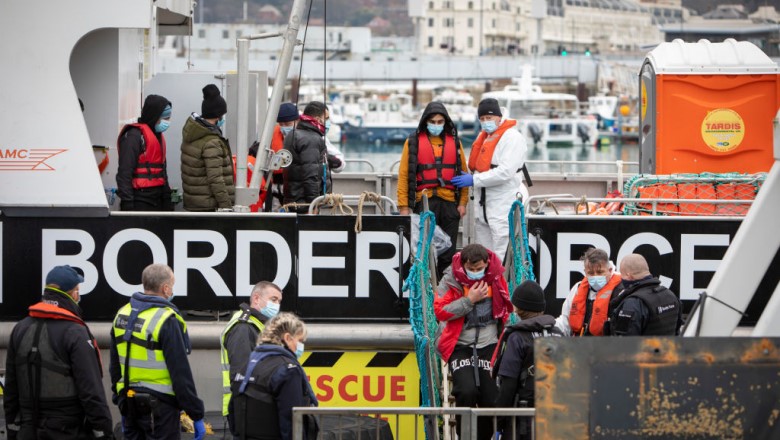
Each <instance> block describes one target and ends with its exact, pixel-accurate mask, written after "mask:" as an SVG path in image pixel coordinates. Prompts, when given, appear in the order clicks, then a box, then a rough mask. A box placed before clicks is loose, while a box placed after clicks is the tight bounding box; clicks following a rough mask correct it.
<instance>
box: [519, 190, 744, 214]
mask: <svg viewBox="0 0 780 440" xmlns="http://www.w3.org/2000/svg"><path fill="white" fill-rule="evenodd" d="M582 201H583V198H582V197H559V196H558V195H553V196H545V195H537V196H531V197H529V198H528V203H527V204H526V206H525V212H526V215H532V214H533V212H532V209H531V206H532V205H533V203H534V202H535V203H537V206H544V204H546V203H548V202H553V203H556V202H558V203H572V204H576V203H579V202H582ZM585 201H587V202H596V203H601V202H608V203H609V202H618V203H642V204H648V205H652V214H653V215H655V214H657V213H658V204H659V203H669V204H681V203H690V204H699V205H744V204H753V201H754V200H753V199H667V198H663V199H662V198H644V199H643V198H635V197H611V198H610V197H597V198H596V197H593V198H585Z"/></svg>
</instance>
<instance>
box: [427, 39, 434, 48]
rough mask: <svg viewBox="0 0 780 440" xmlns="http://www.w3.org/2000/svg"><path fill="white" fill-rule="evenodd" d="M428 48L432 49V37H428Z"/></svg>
mask: <svg viewBox="0 0 780 440" xmlns="http://www.w3.org/2000/svg"><path fill="white" fill-rule="evenodd" d="M428 47H433V37H428Z"/></svg>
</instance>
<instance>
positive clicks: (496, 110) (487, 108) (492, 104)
mask: <svg viewBox="0 0 780 440" xmlns="http://www.w3.org/2000/svg"><path fill="white" fill-rule="evenodd" d="M477 115H478V116H479V117H480V118H481V117H483V116H485V115H495V116H501V107H499V106H498V101H497V100H496V99H495V98H485V99H483V100H482V101H480V102H479V107H477Z"/></svg>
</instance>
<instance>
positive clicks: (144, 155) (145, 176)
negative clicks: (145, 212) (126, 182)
mask: <svg viewBox="0 0 780 440" xmlns="http://www.w3.org/2000/svg"><path fill="white" fill-rule="evenodd" d="M131 127H135V128H137V129H139V130H141V139H142V140H143V144H142V148H141V154H139V155H138V164H137V165H136V168H135V169H134V170H133V189H141V188H154V187H158V186H163V185H165V137H164V136H163V135H162V134H160V139H161V140H162V143H160V141H159V140H157V136H155V135H154V132H153V131H152V129H151V128H149V126H148V125H146V124H140V123H137V124H127V125H125V126H124V127H122V130H121V131H120V132H119V138H117V142H116V145H117V150H119V140H120V139H121V138H122V136H124V134H125V132H127V130H128V129H130V128H131Z"/></svg>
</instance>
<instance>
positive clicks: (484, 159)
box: [452, 98, 528, 259]
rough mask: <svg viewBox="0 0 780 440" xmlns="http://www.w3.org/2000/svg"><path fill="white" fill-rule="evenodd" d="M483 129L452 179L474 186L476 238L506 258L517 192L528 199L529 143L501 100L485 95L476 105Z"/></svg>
mask: <svg viewBox="0 0 780 440" xmlns="http://www.w3.org/2000/svg"><path fill="white" fill-rule="evenodd" d="M477 112H478V115H479V123H480V125H481V126H482V131H481V132H480V133H479V136H478V137H477V140H475V141H474V144H473V145H472V146H471V154H470V155H469V169H470V170H471V172H472V173H473V174H468V173H462V174H461V175H460V176H456V177H455V178H453V179H452V183H453V184H454V185H455V186H457V187H459V188H462V187H465V186H473V187H474V191H472V194H473V195H474V200H475V202H476V203H472V204H471V206H472V209H473V210H474V211H473V214H474V218H475V232H476V237H475V239H476V242H477V243H479V244H481V245H483V246H485V247H486V248H488V249H490V250H491V251H493V252H495V253H496V254H497V255H498V256H499V258H502V259H503V258H504V256H505V254H506V249H507V246H508V244H509V210H510V208H511V207H512V203H513V202H514V201H515V200H516V199H517V196H518V194H520V195H522V197H523V200H527V199H528V189H527V188H526V187H525V185H523V177H522V174H521V171H522V169H523V166H524V165H525V154H526V151H527V150H528V146H527V145H526V142H525V136H523V134H522V133H520V132H519V131H517V128H516V125H517V121H516V120H514V119H502V117H501V116H502V115H501V108H500V107H499V106H498V101H496V100H495V99H493V98H485V99H483V100H482V101H480V103H479V107H478V109H477Z"/></svg>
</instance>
